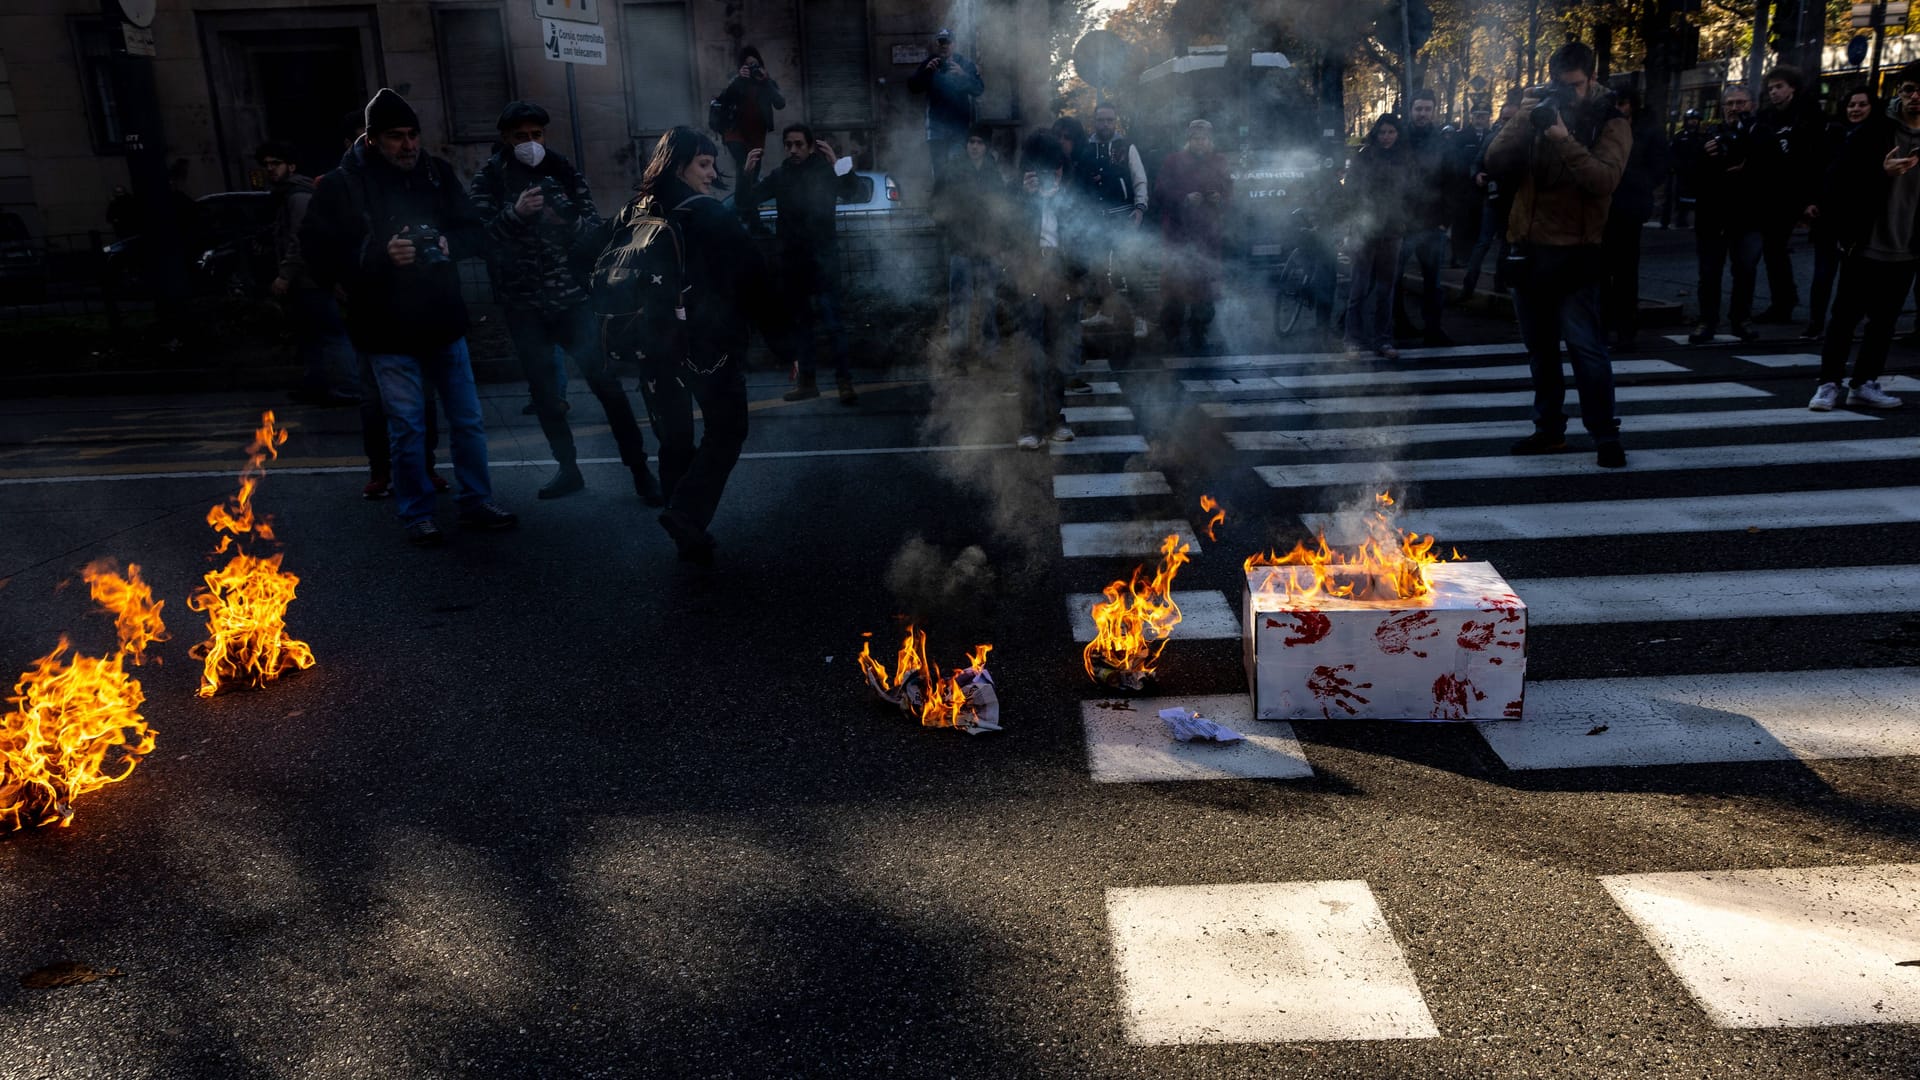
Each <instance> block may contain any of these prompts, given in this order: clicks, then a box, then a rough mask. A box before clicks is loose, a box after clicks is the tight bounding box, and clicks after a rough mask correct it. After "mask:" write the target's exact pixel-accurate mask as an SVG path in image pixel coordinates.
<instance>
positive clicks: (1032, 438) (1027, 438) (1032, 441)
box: [1020, 435, 1042, 450]
mask: <svg viewBox="0 0 1920 1080" xmlns="http://www.w3.org/2000/svg"><path fill="white" fill-rule="evenodd" d="M1041 445H1042V444H1041V441H1040V436H1038V435H1022V436H1020V449H1022V450H1038V449H1040V447H1041Z"/></svg>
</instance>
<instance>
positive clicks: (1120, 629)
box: [1081, 533, 1191, 689]
mask: <svg viewBox="0 0 1920 1080" xmlns="http://www.w3.org/2000/svg"><path fill="white" fill-rule="evenodd" d="M1190 550H1191V548H1190V546H1189V545H1187V544H1184V543H1182V542H1181V541H1180V536H1179V534H1178V533H1175V534H1173V535H1171V536H1168V537H1167V538H1166V539H1165V540H1162V541H1160V566H1159V568H1158V569H1156V570H1155V571H1154V572H1153V576H1152V577H1151V578H1145V579H1144V580H1143V576H1144V575H1145V574H1146V570H1147V568H1146V567H1145V566H1136V567H1134V568H1133V576H1132V578H1130V579H1129V580H1127V581H1116V582H1114V583H1113V584H1111V585H1108V586H1107V587H1106V589H1105V590H1103V592H1104V593H1105V595H1106V600H1104V601H1102V602H1100V603H1097V604H1095V605H1093V626H1094V636H1093V640H1092V641H1091V642H1088V643H1087V647H1086V650H1085V651H1084V652H1083V653H1082V654H1081V659H1082V661H1083V662H1084V663H1085V664H1086V668H1087V677H1088V678H1090V679H1092V680H1093V681H1094V682H1097V683H1107V684H1125V685H1128V686H1132V687H1133V688H1135V689H1138V688H1139V687H1140V684H1141V682H1142V681H1143V680H1144V679H1146V677H1147V676H1149V675H1152V674H1153V673H1154V666H1155V665H1156V664H1157V663H1159V660H1160V651H1161V650H1162V649H1165V648H1166V647H1167V638H1168V637H1169V636H1171V635H1172V633H1173V628H1174V627H1175V626H1178V625H1179V624H1180V605H1179V604H1176V603H1174V600H1173V578H1174V575H1175V574H1178V573H1179V572H1180V568H1181V567H1182V566H1185V565H1186V564H1187V562H1188V561H1189V555H1188V552H1189V551H1190ZM1154 642H1157V643H1158V644H1153V643H1154Z"/></svg>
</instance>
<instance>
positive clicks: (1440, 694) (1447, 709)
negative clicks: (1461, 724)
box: [1433, 675, 1487, 720]
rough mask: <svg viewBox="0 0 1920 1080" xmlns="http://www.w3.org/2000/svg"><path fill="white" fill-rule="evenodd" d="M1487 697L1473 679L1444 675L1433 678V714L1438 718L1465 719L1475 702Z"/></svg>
mask: <svg viewBox="0 0 1920 1080" xmlns="http://www.w3.org/2000/svg"><path fill="white" fill-rule="evenodd" d="M1486 699H1487V695H1486V694H1485V693H1484V692H1482V691H1481V690H1480V689H1479V688H1477V687H1475V686H1474V685H1473V681H1472V680H1471V679H1463V678H1461V677H1460V676H1458V675H1442V676H1440V677H1439V678H1437V679H1435V680H1433V715H1434V717H1435V718H1436V719H1440V720H1465V719H1466V718H1467V713H1468V711H1469V710H1471V709H1472V708H1473V703H1474V702H1476V701H1485V700H1486Z"/></svg>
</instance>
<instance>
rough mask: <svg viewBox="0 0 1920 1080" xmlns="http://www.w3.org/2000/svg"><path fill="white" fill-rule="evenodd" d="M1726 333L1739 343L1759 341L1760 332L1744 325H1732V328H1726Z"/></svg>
mask: <svg viewBox="0 0 1920 1080" xmlns="http://www.w3.org/2000/svg"><path fill="white" fill-rule="evenodd" d="M1727 332H1728V333H1730V334H1732V335H1733V336H1734V337H1737V338H1739V339H1740V340H1741V341H1759V340H1760V331H1758V330H1755V329H1754V328H1753V327H1751V326H1748V325H1747V324H1746V323H1734V324H1733V325H1732V326H1729V327H1727Z"/></svg>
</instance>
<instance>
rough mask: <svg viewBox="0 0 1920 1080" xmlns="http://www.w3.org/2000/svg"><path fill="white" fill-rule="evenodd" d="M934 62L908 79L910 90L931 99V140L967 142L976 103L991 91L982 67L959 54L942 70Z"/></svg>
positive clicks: (928, 99) (929, 114)
mask: <svg viewBox="0 0 1920 1080" xmlns="http://www.w3.org/2000/svg"><path fill="white" fill-rule="evenodd" d="M932 65H933V62H932V61H931V60H929V61H928V62H927V63H925V64H922V65H920V67H919V68H917V69H916V70H915V71H914V73H913V74H912V75H910V76H908V78H907V89H908V90H910V91H912V92H913V93H916V94H925V95H927V138H929V139H964V138H966V135H967V128H968V127H969V126H970V125H972V123H973V99H974V98H977V97H979V96H980V95H981V94H982V93H984V92H985V91H986V89H987V83H986V80H984V79H982V78H981V77H980V66H979V65H978V64H975V63H974V62H973V61H971V60H969V59H967V58H966V57H964V56H961V55H960V54H959V53H955V54H954V55H952V56H949V57H947V62H946V63H944V64H942V65H940V70H939V71H935V70H934V69H933V66H932Z"/></svg>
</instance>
